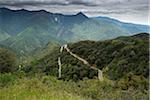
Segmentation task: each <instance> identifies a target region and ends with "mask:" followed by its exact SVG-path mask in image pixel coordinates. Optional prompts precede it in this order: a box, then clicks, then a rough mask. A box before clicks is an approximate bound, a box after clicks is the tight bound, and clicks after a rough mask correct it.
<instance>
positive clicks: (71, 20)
mask: <svg viewBox="0 0 150 100" xmlns="http://www.w3.org/2000/svg"><path fill="white" fill-rule="evenodd" d="M140 32H149V26H146V25H139V24H132V23H123V22H120V21H118V20H116V19H112V18H108V17H92V18H89V17H87V16H86V15H84V14H83V13H82V12H79V13H78V14H76V15H63V14H58V13H50V12H47V11H44V10H39V11H28V10H25V9H21V10H10V9H7V8H0V45H3V46H6V47H10V48H12V49H13V50H14V51H16V52H17V53H18V54H22V53H26V52H32V51H34V50H36V49H37V48H41V47H43V46H44V45H46V44H47V43H49V42H53V43H57V44H60V45H62V44H64V43H70V42H78V41H81V40H96V41H97V40H107V39H112V38H116V37H118V36H128V35H133V34H136V33H140Z"/></svg>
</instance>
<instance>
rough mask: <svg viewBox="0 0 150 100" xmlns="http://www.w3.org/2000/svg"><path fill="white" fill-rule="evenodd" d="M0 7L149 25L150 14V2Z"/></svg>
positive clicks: (47, 0) (58, 1) (49, 0)
mask: <svg viewBox="0 0 150 100" xmlns="http://www.w3.org/2000/svg"><path fill="white" fill-rule="evenodd" d="M0 7H9V8H11V9H20V8H24V9H27V10H41V9H44V10H47V11H49V12H53V13H63V14H76V13H78V12H83V13H84V14H86V15H87V16H89V17H93V16H108V17H112V18H116V19H119V20H121V21H125V22H132V23H140V24H148V16H149V15H148V14H149V13H150V11H149V0H0ZM149 17H150V16H149Z"/></svg>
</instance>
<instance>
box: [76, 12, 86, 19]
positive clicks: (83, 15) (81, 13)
mask: <svg viewBox="0 0 150 100" xmlns="http://www.w3.org/2000/svg"><path fill="white" fill-rule="evenodd" d="M76 16H82V17H86V18H88V17H87V16H86V15H85V14H84V13H83V12H79V13H77V14H76Z"/></svg>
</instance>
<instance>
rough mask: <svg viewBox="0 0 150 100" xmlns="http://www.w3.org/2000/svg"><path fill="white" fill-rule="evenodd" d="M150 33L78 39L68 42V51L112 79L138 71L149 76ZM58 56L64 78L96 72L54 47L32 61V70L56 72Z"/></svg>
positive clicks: (94, 74)
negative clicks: (149, 47) (93, 39)
mask: <svg viewBox="0 0 150 100" xmlns="http://www.w3.org/2000/svg"><path fill="white" fill-rule="evenodd" d="M148 37H149V34H147V33H141V34H138V35H135V36H130V37H119V38H116V39H112V40H106V41H98V42H95V41H81V42H77V43H73V44H69V48H70V49H71V51H72V52H73V53H75V54H77V55H79V56H80V57H82V58H84V59H86V60H87V61H88V62H89V63H90V65H93V66H95V67H97V68H99V69H101V70H103V71H104V75H105V77H107V78H109V79H111V80H120V79H121V78H124V77H126V76H128V75H137V76H141V77H143V78H145V79H147V78H148V75H149V74H148V73H149V72H148V69H149V67H148V59H147V58H148V55H149V52H148V46H149V41H148ZM58 56H60V57H61V61H62V63H63V68H62V71H63V72H62V73H63V79H64V80H69V79H73V80H75V81H77V80H80V79H84V78H86V77H87V78H93V77H95V76H97V72H95V71H94V70H92V69H90V68H89V67H87V66H86V65H84V64H83V63H82V62H80V61H78V60H77V59H76V58H73V57H72V56H71V55H69V54H68V53H67V52H63V53H62V54H60V53H59V48H58V47H57V48H56V49H55V50H54V51H50V52H49V54H48V53H47V55H46V56H44V57H43V58H41V59H37V60H36V61H33V62H32V64H31V66H35V68H33V70H34V69H35V70H37V69H38V70H41V71H43V72H46V73H47V74H51V75H54V76H57V74H58V72H57V69H58V64H57V59H58ZM137 62H138V63H137ZM37 66H38V67H37Z"/></svg>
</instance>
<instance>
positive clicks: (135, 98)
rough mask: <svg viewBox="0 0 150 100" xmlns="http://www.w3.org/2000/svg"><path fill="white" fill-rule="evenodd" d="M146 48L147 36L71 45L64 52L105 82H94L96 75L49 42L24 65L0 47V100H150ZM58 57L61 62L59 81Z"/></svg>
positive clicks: (26, 58) (28, 58) (23, 60)
mask: <svg viewBox="0 0 150 100" xmlns="http://www.w3.org/2000/svg"><path fill="white" fill-rule="evenodd" d="M20 35H22V34H20ZM18 36H19V35H18ZM148 47H149V34H147V33H140V34H137V35H134V36H126V37H118V38H116V39H111V40H105V41H89V40H86V41H80V42H77V43H70V44H69V45H68V48H70V49H71V51H72V52H73V53H74V54H76V55H78V56H80V57H82V58H84V59H86V60H87V61H88V62H89V63H90V65H92V66H94V67H97V68H99V69H101V70H102V72H103V76H104V80H103V81H100V80H98V79H97V74H98V73H97V71H95V70H93V69H91V68H90V67H89V66H86V65H84V64H83V63H82V62H80V61H78V60H77V59H76V58H74V57H73V56H71V55H69V54H68V53H67V52H66V51H65V50H64V51H63V53H60V46H59V44H57V43H51V42H49V43H48V44H47V45H46V46H45V47H42V48H38V49H36V50H34V52H32V53H30V56H27V57H25V58H24V59H22V61H18V59H17V57H18V56H16V55H15V53H14V52H12V51H11V50H8V49H9V48H7V49H4V47H3V48H0V72H1V73H0V99H1V100H16V99H17V100H29V99H31V100H42V99H45V100H49V99H51V100H110V99H111V100H118V99H119V100H141V99H142V100H148V99H149V78H148V76H149V63H148V62H149V60H148V57H149V50H148V49H149V48H148ZM58 57H61V62H62V77H61V78H58V62H57V61H58Z"/></svg>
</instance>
